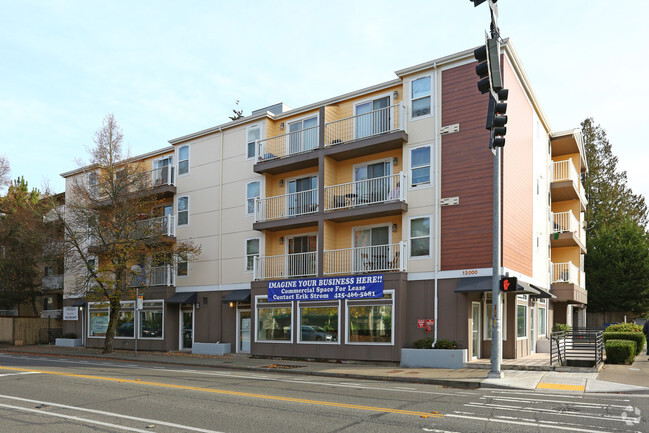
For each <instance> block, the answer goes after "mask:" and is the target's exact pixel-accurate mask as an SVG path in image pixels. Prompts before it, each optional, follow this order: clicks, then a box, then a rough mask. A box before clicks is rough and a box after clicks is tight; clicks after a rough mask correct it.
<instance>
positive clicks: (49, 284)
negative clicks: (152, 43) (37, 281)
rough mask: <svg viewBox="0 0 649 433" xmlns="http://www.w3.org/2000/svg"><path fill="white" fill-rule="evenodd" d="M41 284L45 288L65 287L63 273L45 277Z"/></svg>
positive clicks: (56, 288)
mask: <svg viewBox="0 0 649 433" xmlns="http://www.w3.org/2000/svg"><path fill="white" fill-rule="evenodd" d="M41 285H42V286H43V289H44V290H59V289H62V288H63V274H60V275H47V276H45V277H43V280H42V281H41Z"/></svg>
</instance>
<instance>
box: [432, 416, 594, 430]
mask: <svg viewBox="0 0 649 433" xmlns="http://www.w3.org/2000/svg"><path fill="white" fill-rule="evenodd" d="M444 416H445V417H446V418H462V419H473V420H476V421H487V422H501V423H504V424H516V425H526V426H530V427H537V428H549V429H557V430H568V431H571V432H582V433H601V432H602V431H604V430H587V429H582V428H577V427H574V426H570V427H568V426H562V425H543V424H540V423H537V422H525V421H518V420H516V421H512V420H507V419H497V418H489V417H481V416H468V415H455V414H452V413H451V414H447V415H444Z"/></svg>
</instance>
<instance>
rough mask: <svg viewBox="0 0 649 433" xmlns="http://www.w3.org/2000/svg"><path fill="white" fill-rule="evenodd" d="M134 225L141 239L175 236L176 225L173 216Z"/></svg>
mask: <svg viewBox="0 0 649 433" xmlns="http://www.w3.org/2000/svg"><path fill="white" fill-rule="evenodd" d="M135 225H136V230H137V231H138V233H140V234H141V237H153V236H159V235H162V236H176V224H175V222H174V216H173V215H165V216H161V217H156V218H149V219H146V220H142V221H137V222H136V223H135Z"/></svg>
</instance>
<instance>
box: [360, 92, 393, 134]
mask: <svg viewBox="0 0 649 433" xmlns="http://www.w3.org/2000/svg"><path fill="white" fill-rule="evenodd" d="M389 106H390V97H389V96H384V97H383V98H378V99H374V100H372V101H367V102H364V103H362V104H358V105H357V106H356V113H355V114H356V116H357V117H356V138H363V137H368V136H371V135H376V134H381V133H383V132H387V131H389V130H390V110H388V109H387V108H388V107H389ZM382 108H384V110H382Z"/></svg>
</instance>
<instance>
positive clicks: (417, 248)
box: [410, 216, 430, 257]
mask: <svg viewBox="0 0 649 433" xmlns="http://www.w3.org/2000/svg"><path fill="white" fill-rule="evenodd" d="M426 256H430V217H429V216H427V217H422V218H412V219H411V220H410V257H426Z"/></svg>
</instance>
